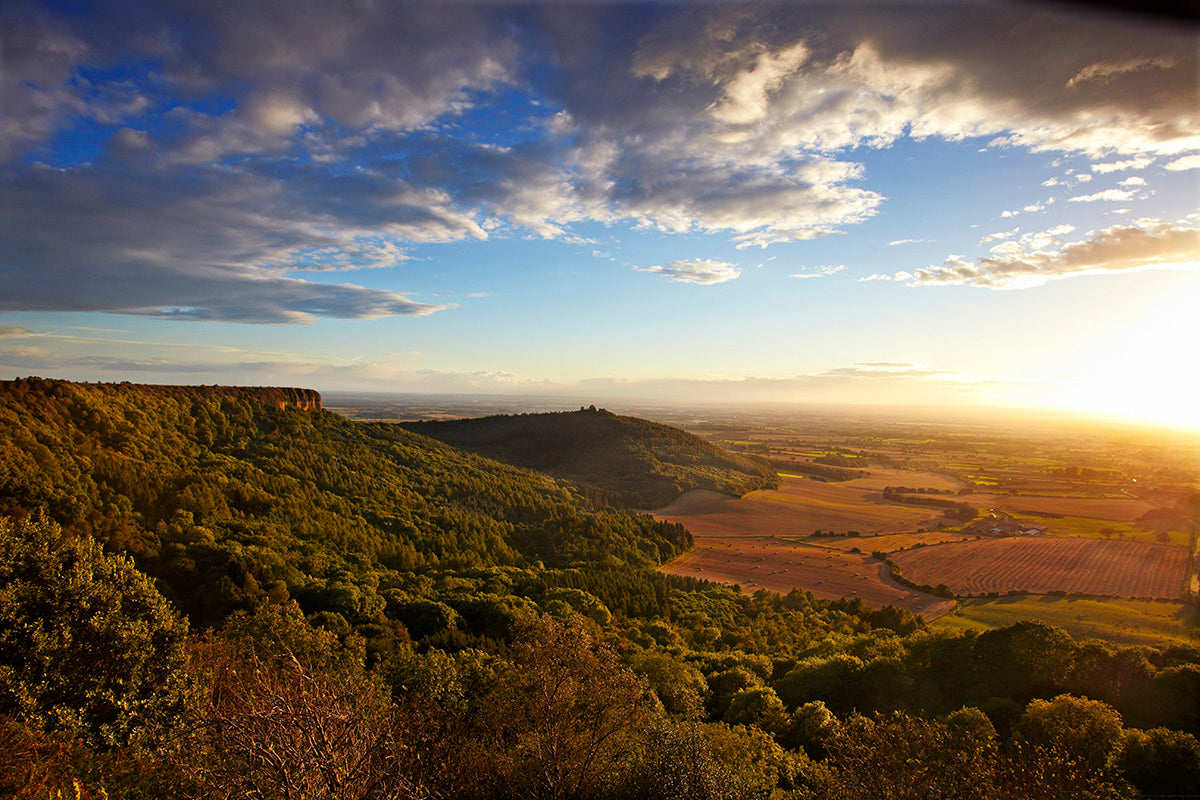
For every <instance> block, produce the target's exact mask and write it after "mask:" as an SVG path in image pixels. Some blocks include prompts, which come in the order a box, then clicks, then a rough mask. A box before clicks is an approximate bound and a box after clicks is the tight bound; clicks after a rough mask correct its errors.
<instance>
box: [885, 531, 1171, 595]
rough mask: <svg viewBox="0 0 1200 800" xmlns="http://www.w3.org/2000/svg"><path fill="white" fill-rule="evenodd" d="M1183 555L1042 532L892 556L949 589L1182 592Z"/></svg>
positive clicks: (911, 572)
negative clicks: (1068, 537) (1036, 535)
mask: <svg viewBox="0 0 1200 800" xmlns="http://www.w3.org/2000/svg"><path fill="white" fill-rule="evenodd" d="M1190 558H1191V557H1190V555H1189V553H1188V552H1187V551H1186V550H1183V549H1181V548H1177V547H1167V546H1164V545H1157V544H1148V543H1145V542H1124V541H1108V540H1101V539H1065V538H1057V537H1049V536H1038V537H1024V536H1020V537H1012V538H1007V539H981V540H976V541H968V542H960V543H958V544H941V545H934V546H932V547H923V548H920V549H917V550H907V551H905V552H903V553H897V554H895V555H894V556H892V560H894V561H895V562H896V563H897V564H899V565H900V568H901V569H902V570H903V571H904V575H905V577H907V578H908V579H909V580H912V581H915V582H917V583H930V584H938V583H944V584H946V585H947V586H949V587H950V588H951V589H952V590H953V591H954V592H955V594H960V595H981V594H986V593H988V592H1001V593H1004V592H1010V591H1027V592H1033V593H1038V594H1045V593H1049V592H1071V593H1076V594H1093V595H1116V596H1118V597H1143V598H1145V597H1153V598H1162V599H1177V598H1180V597H1182V594H1183V588H1184V579H1185V577H1186V576H1187V572H1188V567H1189V562H1190Z"/></svg>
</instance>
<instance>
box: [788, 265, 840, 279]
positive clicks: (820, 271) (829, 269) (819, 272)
mask: <svg viewBox="0 0 1200 800" xmlns="http://www.w3.org/2000/svg"><path fill="white" fill-rule="evenodd" d="M845 268H846V265H845V264H837V265H825V266H822V267H817V268H816V271H815V272H798V273H793V274H792V275H791V276H790V277H792V278H826V277H829V276H830V275H836V274H837V273H839V272H841V271H842V270H844V269H845Z"/></svg>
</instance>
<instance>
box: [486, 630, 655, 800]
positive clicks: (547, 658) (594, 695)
mask: <svg viewBox="0 0 1200 800" xmlns="http://www.w3.org/2000/svg"><path fill="white" fill-rule="evenodd" d="M480 708H481V710H482V717H481V719H480V733H481V744H482V745H483V746H484V748H485V750H486V751H487V755H486V756H485V759H486V760H485V764H486V766H483V767H482V768H481V769H484V770H486V772H481V773H480V774H479V775H478V776H477V778H478V779H479V780H481V782H482V783H483V784H484V785H483V786H482V787H481V789H482V793H483V794H484V795H486V796H490V797H522V798H526V797H527V798H537V799H538V800H553V799H555V798H587V797H595V796H597V795H599V794H600V793H601V792H602V791H603V790H604V789H606V788H608V787H609V786H610V785H611V784H612V783H613V782H614V781H616V780H617V778H618V776H620V775H621V774H622V773H623V772H624V771H626V770H627V769H628V768H629V765H631V764H632V762H633V759H634V757H635V756H636V754H637V752H638V750H639V748H640V746H641V731H642V729H643V728H644V727H645V726H646V725H647V724H648V723H649V722H650V721H652V720H653V719H654V718H655V704H654V703H653V701H652V697H651V695H650V692H649V690H648V689H647V687H646V685H645V683H644V682H643V681H642V680H641V679H639V678H638V677H637V676H636V675H634V673H632V672H631V671H629V670H628V669H625V668H624V667H623V666H622V665H621V661H620V659H619V657H618V656H617V654H616V653H615V652H613V651H612V650H611V649H609V648H607V647H604V646H602V645H600V644H598V643H597V642H595V641H594V640H593V639H592V637H591V636H590V635H589V634H588V632H587V630H586V628H585V627H584V626H583V624H582V621H580V620H572V621H568V622H566V623H563V622H559V621H557V620H555V619H553V618H551V617H542V618H540V619H538V620H536V621H534V622H532V623H530V624H528V625H527V626H526V627H525V629H524V630H523V631H522V632H521V634H520V636H519V638H518V641H517V643H516V644H515V645H514V646H513V648H512V667H511V668H510V669H509V670H508V671H507V672H505V673H504V674H502V675H501V676H500V677H499V678H498V680H497V683H496V686H495V687H494V688H493V690H492V691H491V692H490V693H488V695H486V696H485V697H484V698H482V700H481V701H480Z"/></svg>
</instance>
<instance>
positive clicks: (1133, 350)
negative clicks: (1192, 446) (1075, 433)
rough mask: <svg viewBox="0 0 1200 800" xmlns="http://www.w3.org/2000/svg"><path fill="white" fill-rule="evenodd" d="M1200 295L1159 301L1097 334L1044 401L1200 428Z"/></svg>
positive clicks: (1059, 406) (1070, 408)
mask: <svg viewBox="0 0 1200 800" xmlns="http://www.w3.org/2000/svg"><path fill="white" fill-rule="evenodd" d="M1198 305H1200V297H1198V296H1197V293H1195V292H1186V293H1183V294H1180V295H1177V296H1175V297H1173V298H1169V299H1167V300H1166V301H1165V302H1161V303H1156V304H1154V305H1153V306H1152V307H1151V308H1149V309H1147V310H1146V311H1144V312H1143V313H1142V314H1141V315H1140V316H1138V317H1135V318H1133V319H1131V320H1129V321H1126V322H1125V323H1123V324H1120V325H1118V326H1115V327H1113V328H1111V329H1110V331H1109V332H1108V334H1107V335H1105V336H1103V337H1098V338H1097V339H1096V340H1095V341H1094V342H1093V343H1092V347H1091V349H1090V352H1088V353H1087V354H1080V356H1081V358H1080V361H1079V362H1078V364H1077V365H1076V367H1075V369H1073V370H1072V373H1073V374H1072V377H1069V378H1065V379H1063V380H1062V381H1060V382H1057V383H1056V384H1054V385H1052V386H1050V387H1047V389H1046V392H1045V395H1044V402H1045V404H1046V405H1048V406H1050V407H1053V408H1057V409H1062V410H1064V411H1079V412H1084V413H1091V414H1101V415H1105V416H1112V417H1120V418H1123V419H1130V420H1137V421H1140V422H1150V423H1157V424H1161V425H1167V426H1171V427H1183V428H1188V429H1190V430H1200V399H1198V398H1200V370H1198V369H1197V365H1196V362H1195V361H1194V347H1195V345H1196V343H1198V342H1200V316H1197V314H1196V309H1197V307H1198Z"/></svg>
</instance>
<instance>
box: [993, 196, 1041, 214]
mask: <svg viewBox="0 0 1200 800" xmlns="http://www.w3.org/2000/svg"><path fill="white" fill-rule="evenodd" d="M1053 204H1054V198H1053V197H1051V198H1049V199H1047V200H1044V201H1042V202H1040V203H1030V204H1029V205H1027V206H1025V207H1024V208H1022V209H1020V210H1019V211H1001V212H1000V216H1001V217H1002V218H1004V219H1008V218H1009V217H1015V216H1017V215H1018V214H1036V213H1037V212H1038V211H1045V210H1046V207H1047V206H1050V205H1053Z"/></svg>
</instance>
